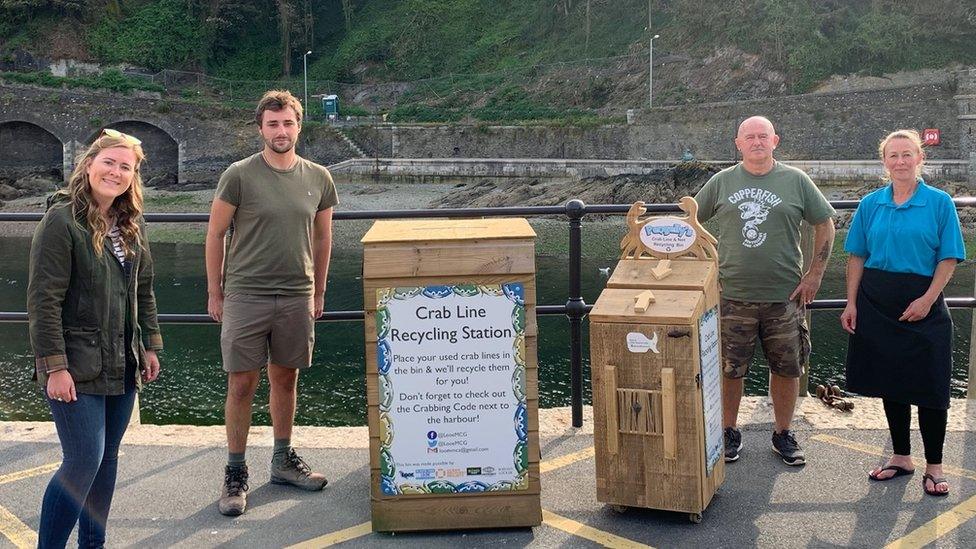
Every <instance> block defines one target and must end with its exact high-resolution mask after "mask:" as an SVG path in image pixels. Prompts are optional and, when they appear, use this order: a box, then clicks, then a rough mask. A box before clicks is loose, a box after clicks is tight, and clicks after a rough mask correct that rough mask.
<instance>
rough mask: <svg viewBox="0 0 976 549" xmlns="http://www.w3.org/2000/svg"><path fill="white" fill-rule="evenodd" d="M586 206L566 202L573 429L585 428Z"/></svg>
mask: <svg viewBox="0 0 976 549" xmlns="http://www.w3.org/2000/svg"><path fill="white" fill-rule="evenodd" d="M585 214H586V205H585V204H584V203H583V201H582V200H570V201H569V202H567V203H566V215H567V216H568V217H569V300H568V301H567V302H566V316H567V317H569V375H570V390H571V394H570V405H571V406H572V409H573V427H582V426H583V316H584V315H585V314H586V302H584V301H583V296H582V295H580V294H581V293H582V291H583V290H582V284H581V283H580V272H581V271H582V257H583V254H582V249H583V246H582V240H583V239H582V233H583V231H582V227H583V215H585Z"/></svg>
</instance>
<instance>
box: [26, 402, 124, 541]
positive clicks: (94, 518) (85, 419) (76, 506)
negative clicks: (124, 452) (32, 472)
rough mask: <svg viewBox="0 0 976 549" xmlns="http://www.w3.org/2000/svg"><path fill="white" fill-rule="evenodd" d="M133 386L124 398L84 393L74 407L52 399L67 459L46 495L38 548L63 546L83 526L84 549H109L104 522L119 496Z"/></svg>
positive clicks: (53, 411) (51, 404)
mask: <svg viewBox="0 0 976 549" xmlns="http://www.w3.org/2000/svg"><path fill="white" fill-rule="evenodd" d="M135 395H136V391H135V388H134V387H131V388H130V387H126V393H125V394H124V395H119V396H102V395H85V394H79V395H78V400H76V401H75V402H58V401H56V400H51V399H47V401H48V405H49V406H50V407H51V415H52V416H53V417H54V425H55V426H56V427H57V430H58V438H59V439H60V440H61V452H62V453H63V455H64V460H63V461H62V462H61V467H60V468H58V472H57V473H55V474H54V477H53V478H52V479H51V482H50V483H48V485H47V490H46V491H45V492H44V501H43V503H42V504H41V524H40V527H39V528H38V544H37V545H38V547H39V548H46V547H58V548H61V547H64V546H65V544H66V543H67V541H68V536H69V535H71V530H72V529H74V527H75V523H78V546H79V547H102V546H103V545H105V523H106V521H107V520H108V510H109V507H110V506H111V505H112V495H113V493H114V492H115V475H116V472H117V470H118V462H119V460H118V457H119V443H120V442H121V441H122V435H124V434H125V429H126V427H128V426H129V417H130V416H131V415H132V405H133V402H134V401H135Z"/></svg>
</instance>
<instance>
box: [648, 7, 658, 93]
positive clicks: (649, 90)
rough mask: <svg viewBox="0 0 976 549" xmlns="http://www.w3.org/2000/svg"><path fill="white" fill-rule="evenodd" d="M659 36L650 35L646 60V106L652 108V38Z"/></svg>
mask: <svg viewBox="0 0 976 549" xmlns="http://www.w3.org/2000/svg"><path fill="white" fill-rule="evenodd" d="M648 19H650V15H648ZM649 28H650V27H648V29H649ZM660 37H661V35H659V34H655V35H654V36H652V37H651V47H650V55H649V56H648V61H647V108H649V109H651V108H654V39H655V38H660Z"/></svg>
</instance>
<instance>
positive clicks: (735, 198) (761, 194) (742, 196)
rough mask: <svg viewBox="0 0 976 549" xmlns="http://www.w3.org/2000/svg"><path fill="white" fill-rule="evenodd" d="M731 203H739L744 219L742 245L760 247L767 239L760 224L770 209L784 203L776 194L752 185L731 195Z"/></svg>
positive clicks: (741, 216)
mask: <svg viewBox="0 0 976 549" xmlns="http://www.w3.org/2000/svg"><path fill="white" fill-rule="evenodd" d="M728 200H729V203H731V204H734V205H738V207H739V217H740V218H741V219H742V239H743V240H742V245H743V246H745V247H747V248H758V247H759V246H762V244H763V242H765V241H766V233H764V232H760V231H759V225H762V223H763V221H766V218H767V217H768V216H769V210H771V209H772V208H773V207H775V206H778V205H780V204H782V203H783V199H781V198H780V197H778V196H776V195H775V194H773V193H771V192H769V191H767V190H764V189H757V188H755V187H751V188H748V189H742V190H741V191H737V192H735V193H733V194H732V195H730V196H729V199H728Z"/></svg>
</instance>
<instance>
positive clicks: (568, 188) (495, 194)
mask: <svg viewBox="0 0 976 549" xmlns="http://www.w3.org/2000/svg"><path fill="white" fill-rule="evenodd" d="M717 171H718V168H716V167H715V166H712V165H710V164H703V163H701V162H683V163H681V164H678V165H677V166H675V167H674V168H664V169H661V170H657V171H654V172H652V173H649V174H646V175H630V174H625V175H616V176H611V177H587V178H583V179H579V180H565V179H537V178H536V179H525V178H518V179H512V180H511V181H505V182H502V183H498V182H493V181H489V180H483V181H481V182H478V183H471V184H467V185H463V186H459V187H458V188H457V189H456V190H455V191H454V192H452V193H449V194H448V195H446V196H444V197H443V198H440V199H438V200H435V201H434V202H433V203H431V204H430V207H432V208H455V207H458V208H460V207H495V206H558V205H562V204H564V203H565V202H566V201H567V200H570V199H573V198H578V199H580V200H582V201H583V202H585V203H587V204H630V203H633V202H637V201H638V200H643V201H644V202H648V203H651V202H658V203H673V202H676V201H677V200H678V199H679V198H681V197H682V196H685V195H694V194H695V193H696V192H698V189H700V188H701V186H702V185H704V184H705V182H706V181H708V178H710V177H711V176H712V174H714V173H716V172H717Z"/></svg>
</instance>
